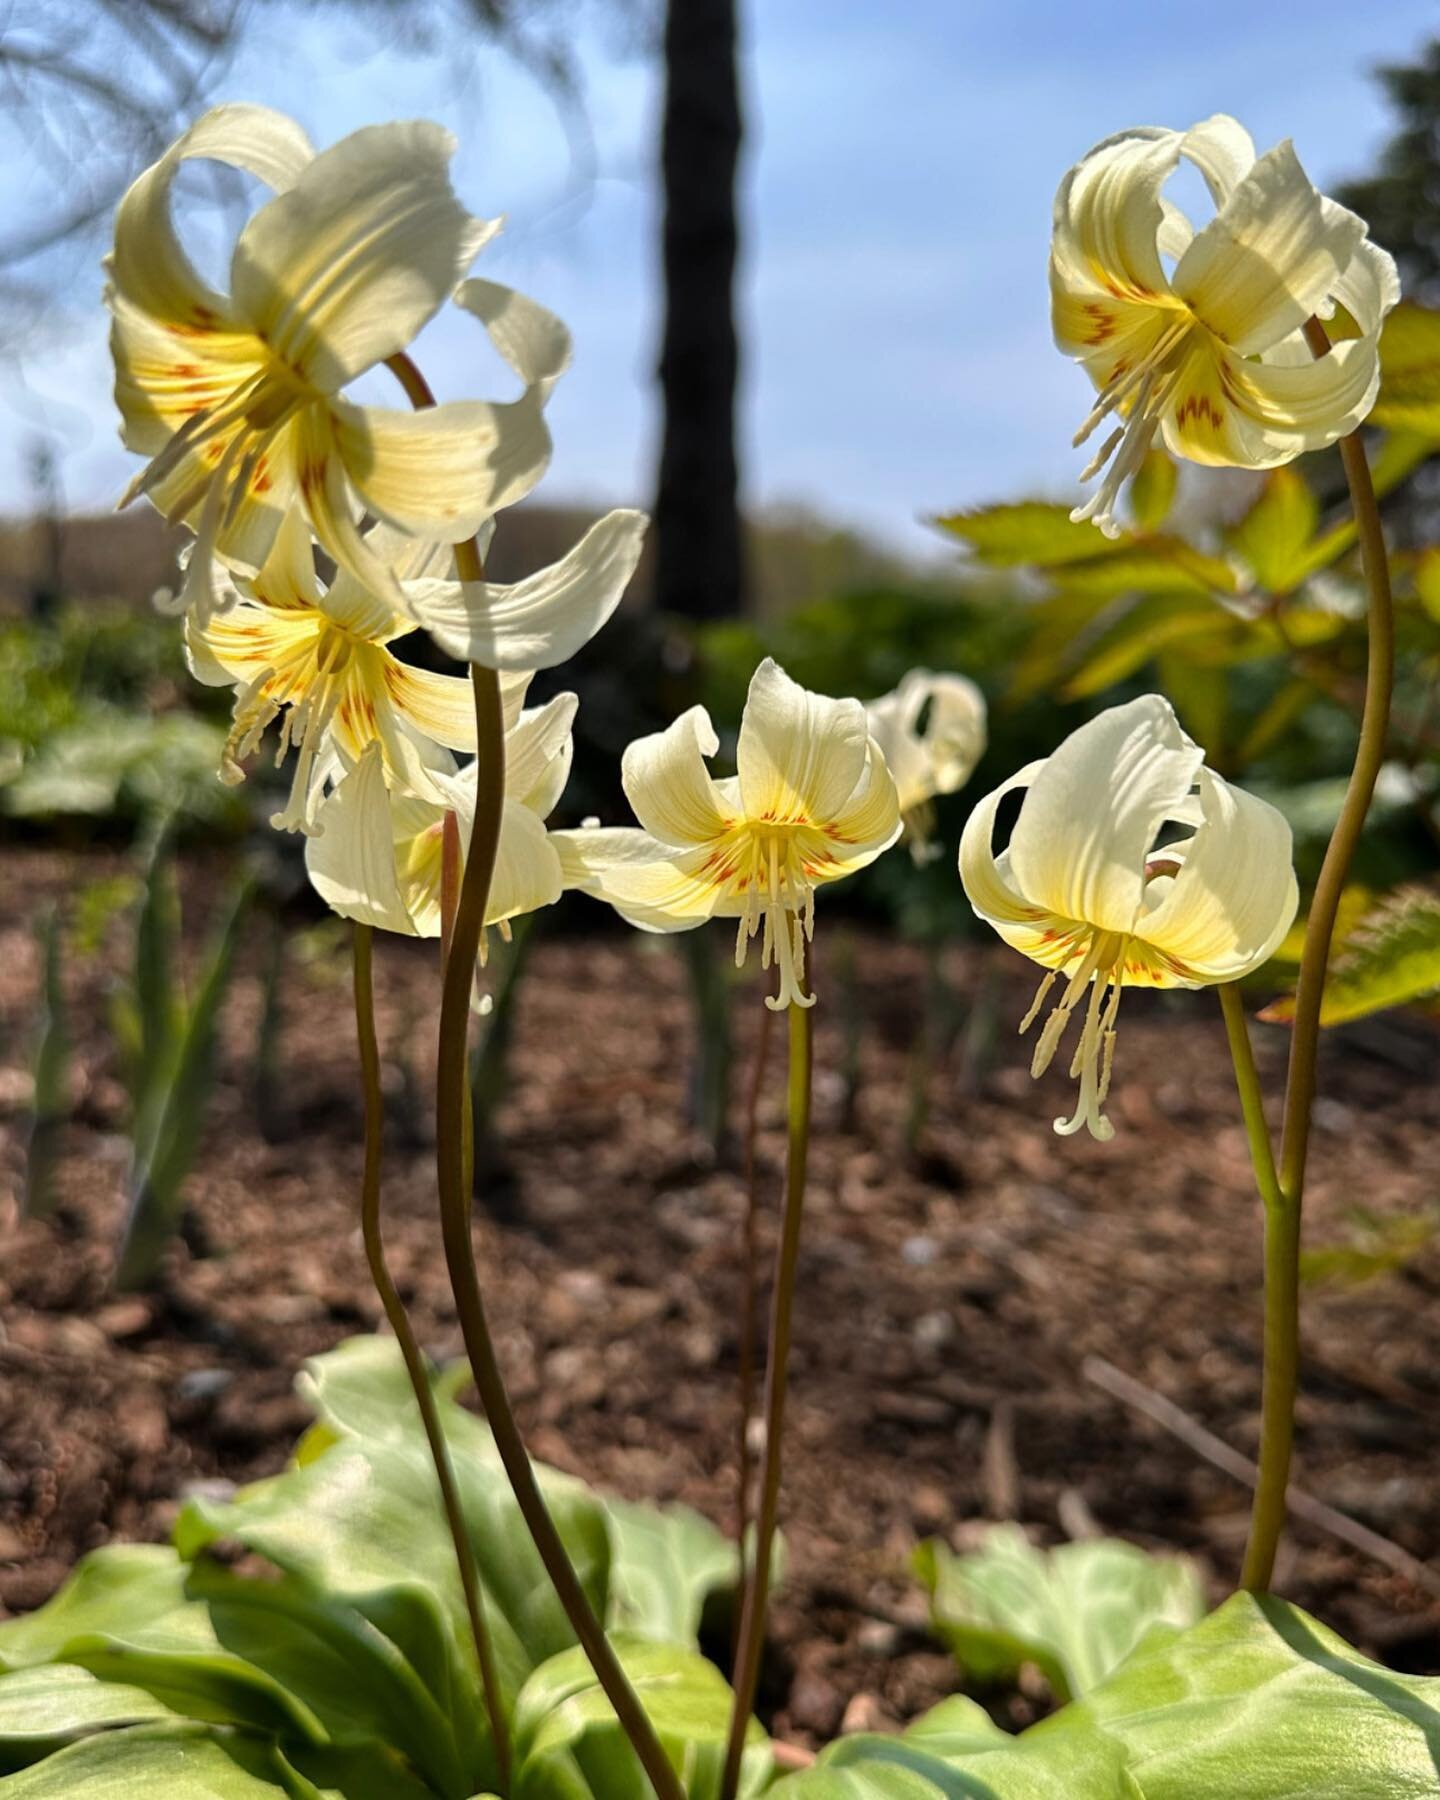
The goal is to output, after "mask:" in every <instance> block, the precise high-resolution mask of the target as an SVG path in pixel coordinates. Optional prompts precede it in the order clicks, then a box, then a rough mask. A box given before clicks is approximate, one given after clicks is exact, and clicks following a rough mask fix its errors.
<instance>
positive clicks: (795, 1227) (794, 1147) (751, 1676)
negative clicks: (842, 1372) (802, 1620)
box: [720, 1006, 814, 1800]
mask: <svg viewBox="0 0 1440 1800" xmlns="http://www.w3.org/2000/svg"><path fill="white" fill-rule="evenodd" d="M787 1010H788V1012H789V1016H790V1079H789V1095H788V1115H789V1159H788V1162H787V1165H786V1172H785V1216H784V1220H783V1222H782V1224H781V1228H780V1249H779V1254H778V1256H777V1257H776V1262H775V1293H774V1299H773V1303H772V1307H771V1315H770V1355H769V1365H768V1368H767V1371H766V1391H765V1461H764V1464H763V1466H762V1469H761V1475H760V1507H759V1516H758V1518H757V1521H756V1527H755V1556H754V1562H753V1565H752V1567H751V1570H750V1580H749V1582H748V1584H747V1586H746V1589H745V1606H744V1610H743V1612H742V1613H741V1616H740V1650H739V1655H738V1656H737V1658H736V1664H735V1682H734V1689H735V1698H734V1704H733V1709H732V1711H731V1714H730V1738H729V1743H728V1745H727V1747H726V1753H725V1776H724V1780H723V1781H722V1783H721V1787H720V1800H735V1795H736V1792H737V1790H738V1788H739V1785H740V1763H741V1758H742V1757H743V1756H744V1753H745V1734H746V1731H747V1729H748V1727H749V1724H750V1713H751V1710H752V1709H753V1707H754V1705H755V1692H756V1689H757V1688H758V1686H759V1683H760V1658H761V1655H762V1653H763V1651H764V1648H765V1615H766V1609H767V1606H768V1602H769V1598H770V1562H771V1558H772V1556H773V1555H774V1550H775V1528H776V1522H777V1518H778V1515H779V1509H780V1466H781V1450H782V1445H783V1440H784V1435H785V1397H786V1392H787V1389H788V1386H789V1374H790V1325H791V1318H792V1314H793V1311H794V1299H795V1270H796V1265H797V1263H798V1261H799V1257H800V1224H801V1220H802V1217H803V1215H804V1211H805V1173H806V1165H807V1163H808V1160H809V1154H810V1088H811V1079H810V1077H811V1065H812V1062H813V1050H814V1044H813V1025H812V1022H811V1013H812V1010H813V1009H812V1008H810V1007H808V1006H791V1007H789V1008H788V1009H787Z"/></svg>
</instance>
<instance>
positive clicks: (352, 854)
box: [305, 676, 577, 962]
mask: <svg viewBox="0 0 1440 1800" xmlns="http://www.w3.org/2000/svg"><path fill="white" fill-rule="evenodd" d="M528 684H529V677H528V676H510V677H506V678H505V679H504V681H503V683H502V702H503V706H504V713H505V766H506V795H505V805H504V812H503V814H502V817H501V823H500V845H499V850H498V853H497V856H496V861H495V873H494V878H493V880H492V881H491V884H490V893H489V897H488V900H487V902H486V907H485V927H486V928H487V929H488V928H489V927H492V926H498V927H499V928H500V930H501V931H502V932H504V931H505V929H506V926H507V924H508V922H509V921H510V920H511V919H514V918H516V917H518V916H519V915H520V914H522V913H530V912H536V911H538V910H539V909H540V908H541V907H542V906H551V905H553V904H554V902H555V901H556V900H558V899H559V898H560V895H561V892H562V891H563V886H564V883H563V879H562V873H561V862H560V856H559V853H558V851H557V850H556V848H555V847H554V845H553V843H552V841H551V835H550V834H549V833H548V832H547V831H546V829H545V823H544V822H545V820H546V819H547V818H548V817H549V815H550V814H551V812H553V811H554V809H555V806H556V805H557V803H558V802H559V799H560V796H561V794H562V793H563V792H564V789H565V782H566V779H567V777H568V775H569V772H570V763H571V758H572V754H573V743H572V737H571V727H572V726H573V724H574V719H575V709H576V705H577V701H576V697H575V695H574V694H557V695H556V696H555V698H554V699H553V700H548V701H547V702H546V703H545V704H544V705H543V706H538V707H533V708H529V709H525V710H522V707H523V704H524V697H525V689H526V687H527V686H528ZM481 773H482V771H481V770H480V769H479V767H478V765H477V764H476V763H475V762H473V761H472V762H469V763H467V764H466V765H465V767H464V768H463V769H461V770H459V771H458V772H456V773H445V772H443V771H441V772H437V773H436V774H435V775H434V776H433V777H432V781H431V787H432V789H433V790H434V791H435V792H436V793H437V795H438V797H436V798H430V797H428V796H421V795H418V794H414V793H410V792H407V791H406V790H405V789H404V788H403V787H392V786H391V785H390V784H389V783H387V779H386V774H387V771H386V764H385V758H384V754H383V750H382V747H381V745H380V744H379V743H373V744H371V745H370V746H369V747H368V748H367V749H366V750H365V752H364V753H363V754H362V755H361V756H360V758H359V760H358V761H357V762H355V763H354V764H353V766H351V767H350V768H349V770H348V772H347V773H346V774H345V775H344V776H343V777H342V779H341V780H340V782H339V783H338V785H337V786H336V787H335V789H334V791H333V792H332V793H331V794H330V795H329V796H328V797H327V798H326V799H325V801H324V803H323V804H322V806H321V808H320V824H321V827H322V830H321V832H320V833H319V834H318V835H316V836H313V837H311V838H310V839H309V840H308V842H307V843H306V846H305V866H306V869H307V871H308V873H309V876H310V880H311V883H312V885H313V886H314V888H315V890H316V892H317V893H318V894H319V895H320V896H321V898H322V899H323V900H324V901H325V902H326V904H327V905H328V906H329V907H330V908H331V909H332V911H334V912H337V913H339V914H340V915H341V917H343V918H347V919H354V920H356V921H358V922H359V923H361V924H365V925H373V926H376V927H378V928H379V929H380V930H382V931H393V932H398V933H399V934H400V935H402V936H405V937H424V938H438V937H439V936H440V935H441V925H442V918H441V911H442V891H443V869H444V835H445V816H446V814H447V812H449V813H453V814H454V815H455V822H456V825H457V827H458V830H457V832H456V839H457V842H458V845H459V847H460V852H461V857H462V867H463V855H464V846H465V845H467V844H468V843H469V841H470V832H471V827H472V825H473V823H474V817H475V798H476V788H477V782H478V779H479V776H480V774H481ZM484 955H485V939H484V933H483V931H482V934H481V961H482V962H483V961H484Z"/></svg>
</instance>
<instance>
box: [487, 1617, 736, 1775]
mask: <svg viewBox="0 0 1440 1800" xmlns="http://www.w3.org/2000/svg"><path fill="white" fill-rule="evenodd" d="M611 1642H612V1644H613V1645H614V1647H615V1652H616V1654H617V1656H618V1657H619V1659H620V1663H621V1666H622V1667H623V1668H624V1670H625V1673H626V1675H627V1676H628V1677H629V1679H630V1683H631V1686H632V1687H633V1688H634V1690H635V1692H636V1694H637V1695H638V1697H639V1699H640V1702H641V1704H642V1705H643V1706H644V1708H645V1711H646V1712H647V1714H648V1715H649V1717H650V1722H651V1724H652V1725H653V1726H654V1728H655V1733H656V1735H657V1737H658V1738H659V1739H660V1742H661V1745H662V1746H663V1747H664V1750H665V1753H666V1755H667V1756H668V1757H669V1759H670V1762H671V1764H672V1765H673V1766H674V1768H675V1769H676V1770H677V1771H678V1773H679V1774H680V1778H681V1781H682V1784H683V1786H684V1790H685V1793H686V1794H687V1796H688V1797H689V1800H715V1796H716V1795H717V1794H718V1793H719V1789H720V1777H721V1774H722V1772H723V1769H724V1764H725V1744H726V1738H727V1735H728V1731H729V1724H730V1708H731V1699H732V1696H731V1693H730V1689H729V1687H728V1686H727V1685H726V1682H725V1679H724V1677H723V1676H722V1675H721V1674H720V1671H719V1670H718V1669H717V1668H716V1667H715V1665H714V1664H713V1663H711V1662H708V1661H707V1660H706V1659H705V1658H704V1657H703V1656H700V1655H698V1654H697V1653H696V1652H695V1651H692V1650H686V1649H683V1648H682V1647H681V1646H679V1645H676V1644H656V1643H650V1642H647V1641H645V1640H643V1639H639V1638H632V1637H628V1636H626V1635H624V1634H617V1635H616V1636H614V1637H612V1639H611ZM748 1744H749V1747H748V1748H747V1750H746V1752H745V1759H744V1769H743V1773H742V1778H741V1785H740V1792H741V1794H742V1795H745V1796H749V1795H755V1794H759V1793H761V1792H763V1791H764V1790H765V1788H766V1787H767V1785H768V1783H769V1780H770V1776H771V1773H772V1762H771V1757H770V1752H769V1748H768V1744H767V1741H766V1738H765V1734H764V1732H763V1731H762V1730H761V1729H760V1727H759V1725H757V1724H755V1723H754V1721H753V1720H752V1722H751V1725H750V1731H749V1737H748ZM514 1748H515V1783H514V1800H650V1797H651V1794H652V1789H651V1787H650V1783H649V1781H648V1779H647V1778H646V1776H645V1774H644V1771H643V1770H642V1769H641V1767H640V1764H639V1761H638V1759H637V1758H636V1755H635V1752H634V1751H633V1750H632V1749H631V1747H630V1742H629V1740H628V1738H626V1736H625V1734H624V1732H623V1731H622V1730H621V1729H620V1725H619V1722H618V1720H617V1719H616V1717H615V1714H614V1711H613V1710H612V1708H611V1706H610V1702H609V1701H608V1700H607V1699H606V1697H605V1694H604V1691H603V1690H602V1689H601V1687H600V1684H599V1682H598V1681H597V1680H596V1678H595V1673H594V1671H593V1669H592V1668H591V1667H590V1663H589V1661H588V1660H587V1658H586V1657H585V1654H584V1652H583V1651H581V1650H579V1649H578V1648H577V1649H575V1650H571V1651H567V1652H566V1653H565V1654H564V1655H563V1656H557V1657H554V1658H552V1659H551V1661H549V1662H547V1663H546V1664H545V1665H544V1666H543V1667H542V1668H540V1669H537V1670H536V1672H535V1674H534V1675H532V1676H531V1678H530V1680H529V1681H528V1682H527V1683H526V1684H525V1688H524V1691H523V1692H522V1693H521V1695H520V1698H519V1701H518V1702H517V1704H516V1707H515V1745H514Z"/></svg>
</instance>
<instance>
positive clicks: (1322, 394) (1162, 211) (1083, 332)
mask: <svg viewBox="0 0 1440 1800" xmlns="http://www.w3.org/2000/svg"><path fill="white" fill-rule="evenodd" d="M1181 157H1185V158H1187V159H1188V160H1189V161H1190V162H1192V163H1193V164H1194V165H1195V167H1196V168H1198V169H1199V171H1200V173H1201V174H1202V175H1203V176H1204V178H1205V181H1206V184H1207V186H1208V187H1209V189H1210V193H1211V196H1212V198H1213V200H1214V202H1215V206H1216V208H1217V211H1216V215H1215V217H1214V218H1213V219H1211V220H1210V221H1209V223H1208V224H1206V225H1205V226H1204V227H1203V228H1202V229H1201V230H1199V231H1198V232H1197V231H1196V230H1195V229H1194V227H1193V226H1192V225H1191V223H1190V221H1189V220H1188V219H1187V218H1186V217H1185V215H1184V214H1183V213H1182V212H1180V211H1179V210H1178V208H1176V207H1175V206H1174V205H1172V204H1171V202H1170V201H1168V200H1167V199H1165V198H1164V196H1163V194H1162V192H1161V190H1162V188H1163V187H1164V184H1165V182H1166V180H1167V179H1168V178H1169V176H1170V175H1171V174H1173V173H1174V171H1175V169H1176V168H1177V167H1178V165H1179V162H1180V159H1181ZM1171 265H1173V266H1171ZM1050 289H1051V300H1052V314H1053V321H1054V328H1055V341H1056V343H1057V344H1058V345H1059V346H1060V348H1061V349H1062V350H1063V351H1065V353H1066V354H1067V355H1069V356H1073V357H1076V358H1077V359H1078V360H1079V361H1080V362H1082V363H1083V364H1084V366H1085V369H1086V371H1087V372H1088V374H1089V375H1090V377H1091V379H1092V380H1093V381H1094V383H1095V386H1096V387H1097V388H1098V389H1099V390H1100V394H1099V399H1098V400H1097V402H1096V404H1095V407H1094V410H1093V411H1092V412H1091V413H1090V415H1089V417H1088V418H1087V419H1086V420H1085V422H1084V424H1083V425H1082V426H1081V428H1080V430H1079V432H1078V433H1077V434H1076V437H1075V442H1076V443H1077V444H1080V443H1083V442H1084V441H1085V439H1086V438H1087V437H1089V435H1090V433H1091V432H1092V431H1093V430H1094V429H1095V427H1096V426H1097V425H1098V424H1099V423H1100V422H1101V421H1102V420H1103V419H1105V418H1106V417H1107V416H1109V415H1110V414H1112V413H1114V414H1117V415H1118V416H1119V418H1120V420H1121V421H1122V422H1121V423H1120V424H1118V425H1117V426H1116V428H1115V429H1114V430H1113V431H1112V433H1111V434H1110V436H1109V437H1107V438H1106V440H1105V442H1104V443H1103V444H1102V446H1101V448H1100V450H1099V452H1098V453H1097V454H1096V456H1095V458H1094V459H1093V461H1092V462H1091V463H1090V465H1089V467H1088V468H1087V469H1086V470H1085V471H1084V474H1083V475H1082V477H1081V479H1082V480H1088V479H1089V478H1090V477H1091V476H1093V475H1095V474H1097V473H1098V472H1099V471H1100V469H1101V468H1103V467H1105V465H1106V463H1107V462H1108V463H1109V468H1108V470H1107V472H1106V474H1105V478H1104V480H1103V481H1102V482H1101V484H1100V486H1099V488H1098V489H1097V490H1096V492H1095V493H1094V495H1093V496H1092V497H1091V498H1090V499H1089V500H1088V501H1087V502H1086V503H1085V505H1083V506H1081V507H1078V508H1077V509H1076V511H1075V513H1074V515H1073V516H1074V517H1075V518H1076V519H1091V518H1093V519H1094V520H1095V523H1096V524H1097V525H1099V526H1100V527H1101V529H1102V530H1105V531H1107V532H1109V533H1110V534H1111V535H1114V534H1115V533H1116V532H1117V531H1118V529H1119V527H1118V525H1117V523H1116V521H1115V517H1114V513H1115V506H1116V502H1117V499H1118V496H1119V492H1120V487H1121V484H1122V483H1123V482H1124V481H1125V479H1126V478H1127V477H1128V476H1130V475H1133V474H1134V473H1135V472H1136V470H1137V469H1138V468H1139V466H1140V464H1141V462H1142V460H1143V459H1144V456H1145V452H1146V450H1147V449H1148V448H1149V445H1150V443H1151V440H1152V439H1153V437H1154V436H1155V433H1156V432H1157V430H1158V431H1159V432H1160V433H1161V435H1162V436H1163V438H1164V441H1165V444H1166V445H1167V447H1168V448H1169V449H1170V450H1171V451H1172V452H1173V453H1174V454H1175V455H1176V456H1184V457H1188V458H1189V459H1190V460H1191V461H1192V462H1198V463H1208V464H1216V465H1222V466H1231V465H1233V466H1236V467H1240V468H1248V469H1269V468H1274V467H1275V466H1276V465H1277V464H1280V463H1286V462H1289V461H1290V460H1291V459H1292V458H1294V457H1296V456H1298V455H1300V453H1301V452H1302V451H1305V450H1316V449H1320V448H1322V447H1323V446H1324V445H1326V444H1331V443H1334V441H1335V440H1336V439H1337V438H1338V437H1341V436H1343V435H1344V434H1345V433H1346V432H1349V431H1353V430H1354V429H1355V428H1356V426H1358V425H1359V424H1360V422H1361V421H1362V420H1363V419H1364V418H1365V416H1366V414H1367V413H1368V412H1369V411H1370V408H1371V407H1372V406H1373V405H1374V403H1375V395H1376V392H1377V390H1378V386H1379V380H1380V359H1379V334H1380V324H1381V321H1382V320H1383V318H1384V316H1385V314H1386V313H1387V312H1388V311H1389V310H1390V308H1391V307H1392V306H1393V305H1394V304H1395V302H1396V300H1397V299H1398V298H1399V294H1400V287H1399V281H1398V278H1397V276H1396V273H1395V264H1394V262H1393V261H1392V259H1391V258H1390V257H1389V256H1388V255H1387V254H1386V253H1385V251H1383V250H1380V249H1378V248H1377V247H1376V246H1375V245H1374V244H1372V243H1371V242H1370V241H1369V240H1368V238H1367V237H1366V225H1365V221H1364V220H1363V219H1361V218H1358V217H1357V216H1356V215H1355V214H1354V213H1352V212H1348V211H1347V210H1346V209H1345V208H1344V207H1343V206H1339V205H1337V204H1336V202H1335V201H1333V200H1328V199H1326V198H1325V196H1324V195H1323V194H1321V193H1318V192H1317V191H1316V189H1315V188H1314V187H1312V185H1311V184H1310V181H1309V179H1308V178H1307V176H1306V174H1305V171H1304V170H1303V169H1302V168H1301V166H1300V164H1299V161H1298V160H1297V158H1296V156H1295V151H1294V148H1293V146H1292V145H1291V144H1290V143H1289V142H1288V141H1286V142H1285V143H1282V144H1279V145H1277V146H1276V148H1275V149H1273V150H1269V151H1267V152H1266V154H1265V155H1264V156H1262V157H1260V158H1258V159H1257V158H1256V155H1255V146H1254V144H1253V143H1252V142H1251V140H1250V136H1249V134H1248V133H1247V132H1246V131H1245V129H1244V128H1243V127H1242V126H1241V125H1239V124H1237V123H1236V121H1235V120H1234V119H1231V118H1227V117H1226V116H1225V115H1224V114H1223V113H1222V114H1217V115H1216V116H1215V117H1214V118H1212V119H1207V120H1205V121H1204V122H1203V123H1202V124H1199V125H1196V126H1194V127H1193V128H1192V129H1191V130H1190V131H1185V132H1181V131H1168V130H1162V129H1160V128H1158V127H1154V126H1142V127H1137V128H1136V129H1135V130H1132V131H1123V132H1119V133H1117V135H1116V136H1114V137H1110V138H1106V139H1105V140H1104V142H1103V143H1100V144H1097V145H1096V146H1095V148H1094V149H1093V150H1091V151H1090V152H1089V153H1088V154H1087V155H1086V156H1084V157H1082V158H1081V160H1080V161H1079V162H1078V163H1077V164H1076V165H1075V167H1074V168H1073V169H1071V170H1070V172H1069V174H1068V175H1066V177H1065V179H1064V181H1062V182H1061V184H1060V191H1059V193H1058V194H1057V195H1056V197H1055V225H1054V236H1053V239H1052V242H1051V251H1050ZM1337 304H1338V305H1340V306H1342V307H1344V309H1345V311H1346V312H1347V313H1348V314H1349V318H1350V321H1351V323H1352V324H1353V327H1354V328H1355V330H1357V331H1358V336H1356V335H1345V334H1342V335H1341V339H1340V341H1339V342H1337V343H1335V344H1334V345H1333V346H1332V348H1331V349H1330V350H1329V352H1328V353H1327V354H1326V355H1324V356H1322V357H1320V358H1318V359H1316V358H1315V357H1314V356H1313V355H1312V354H1311V352H1310V349H1309V347H1308V346H1307V344H1306V343H1305V340H1304V338H1303V336H1302V335H1301V328H1302V327H1303V326H1304V324H1305V322H1306V321H1307V320H1308V319H1309V318H1310V317H1311V316H1312V315H1318V316H1320V317H1322V318H1329V317H1330V316H1331V315H1332V312H1333V310H1334V307H1335V306H1336V305H1337ZM1350 328H1351V327H1350V325H1347V326H1346V327H1345V333H1348V332H1349V330H1350Z"/></svg>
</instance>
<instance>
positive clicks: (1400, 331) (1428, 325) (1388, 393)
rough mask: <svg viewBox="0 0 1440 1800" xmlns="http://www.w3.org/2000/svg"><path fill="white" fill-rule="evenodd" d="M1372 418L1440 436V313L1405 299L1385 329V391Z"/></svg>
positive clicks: (1395, 428)
mask: <svg viewBox="0 0 1440 1800" xmlns="http://www.w3.org/2000/svg"><path fill="white" fill-rule="evenodd" d="M1370 422H1371V423H1372V424H1374V425H1386V426H1389V427H1390V429H1391V430H1393V431H1409V432H1417V433H1420V434H1423V435H1425V436H1428V437H1429V438H1431V439H1440V312H1437V311H1436V310H1435V309H1433V308H1432V307H1428V306H1422V305H1421V304H1420V303H1419V301H1417V300H1402V301H1401V302H1400V304H1399V305H1398V306H1397V307H1396V308H1395V309H1394V311H1393V312H1392V313H1390V315H1389V316H1388V318H1387V319H1386V320H1385V324H1384V326H1383V327H1382V329H1381V333H1380V393H1379V397H1378V398H1377V399H1376V402H1375V406H1374V409H1373V411H1372V412H1371V414H1370Z"/></svg>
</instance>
